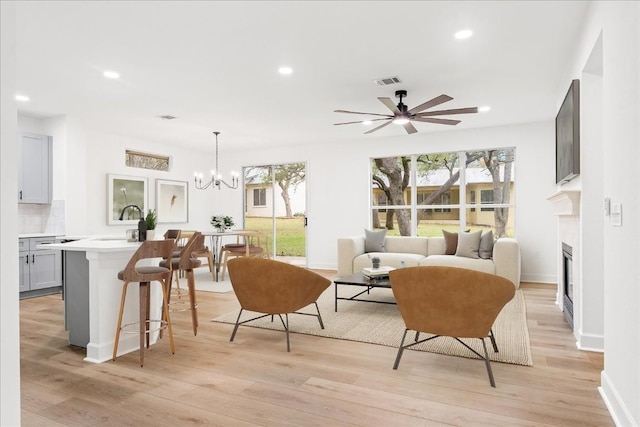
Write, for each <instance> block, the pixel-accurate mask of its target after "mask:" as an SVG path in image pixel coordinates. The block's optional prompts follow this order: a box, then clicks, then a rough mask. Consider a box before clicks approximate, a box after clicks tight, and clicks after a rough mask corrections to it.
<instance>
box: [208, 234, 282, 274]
mask: <svg viewBox="0 0 640 427" xmlns="http://www.w3.org/2000/svg"><path fill="white" fill-rule="evenodd" d="M240 236H242V237H243V239H244V242H243V243H239V242H238V243H235V244H233V243H232V244H228V245H224V246H223V247H222V248H221V250H220V263H221V264H222V273H221V275H220V277H221V280H224V277H225V273H226V270H227V262H228V261H229V260H230V259H231V258H236V257H255V258H270V256H269V235H268V234H267V233H265V232H262V231H252V230H246V231H245V232H243V233H241V234H239V235H238V237H240Z"/></svg>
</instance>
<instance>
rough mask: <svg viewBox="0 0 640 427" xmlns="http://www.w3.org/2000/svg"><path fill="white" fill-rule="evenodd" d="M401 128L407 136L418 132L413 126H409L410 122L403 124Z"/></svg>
mask: <svg viewBox="0 0 640 427" xmlns="http://www.w3.org/2000/svg"><path fill="white" fill-rule="evenodd" d="M402 126H404V130H406V131H407V133H409V134H411V133H416V132H418V129H416V128H415V126H413V125H412V124H411V122H409V123H405V124H403V125H402Z"/></svg>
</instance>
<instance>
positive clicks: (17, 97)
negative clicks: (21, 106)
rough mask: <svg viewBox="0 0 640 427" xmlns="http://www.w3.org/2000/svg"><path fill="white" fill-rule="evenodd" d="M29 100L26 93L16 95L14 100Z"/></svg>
mask: <svg viewBox="0 0 640 427" xmlns="http://www.w3.org/2000/svg"><path fill="white" fill-rule="evenodd" d="M29 100H30V99H29V97H28V96H27V95H16V101H22V102H27V101H29Z"/></svg>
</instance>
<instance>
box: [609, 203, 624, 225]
mask: <svg viewBox="0 0 640 427" xmlns="http://www.w3.org/2000/svg"><path fill="white" fill-rule="evenodd" d="M609 222H610V223H611V225H613V226H614V227H622V204H620V203H612V204H611V217H610V220H609Z"/></svg>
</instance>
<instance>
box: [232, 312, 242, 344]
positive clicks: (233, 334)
mask: <svg viewBox="0 0 640 427" xmlns="http://www.w3.org/2000/svg"><path fill="white" fill-rule="evenodd" d="M242 310H244V309H242V308H241V309H240V313H238V318H237V319H236V325H235V326H234V327H233V332H232V333H231V339H230V340H229V341H233V338H234V337H235V336H236V332H237V331H238V326H240V323H239V322H240V316H242Z"/></svg>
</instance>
